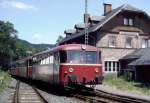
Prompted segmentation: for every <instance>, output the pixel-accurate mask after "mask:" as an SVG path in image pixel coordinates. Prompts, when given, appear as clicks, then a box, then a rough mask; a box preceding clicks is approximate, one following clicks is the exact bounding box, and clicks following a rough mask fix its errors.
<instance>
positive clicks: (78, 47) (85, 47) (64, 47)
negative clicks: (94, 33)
mask: <svg viewBox="0 0 150 103" xmlns="http://www.w3.org/2000/svg"><path fill="white" fill-rule="evenodd" d="M55 50H87V51H98V48H96V47H94V46H90V45H83V44H66V45H60V46H58V47H56V48H54V51H55Z"/></svg>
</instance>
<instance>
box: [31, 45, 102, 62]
mask: <svg viewBox="0 0 150 103" xmlns="http://www.w3.org/2000/svg"><path fill="white" fill-rule="evenodd" d="M61 50H85V51H99V49H98V48H96V47H94V46H90V45H83V44H66V45H60V46H57V47H54V48H52V49H49V50H45V51H42V52H40V53H37V54H34V55H33V58H34V57H36V58H40V59H41V58H44V57H47V55H50V54H52V53H54V52H56V51H61ZM38 60H39V59H38Z"/></svg>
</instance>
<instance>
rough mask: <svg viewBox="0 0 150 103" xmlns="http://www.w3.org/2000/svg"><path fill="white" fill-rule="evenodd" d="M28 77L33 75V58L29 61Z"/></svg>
mask: <svg viewBox="0 0 150 103" xmlns="http://www.w3.org/2000/svg"><path fill="white" fill-rule="evenodd" d="M27 77H28V78H31V77H32V59H29V60H28V61H27Z"/></svg>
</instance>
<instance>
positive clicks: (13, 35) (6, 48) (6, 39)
mask: <svg viewBox="0 0 150 103" xmlns="http://www.w3.org/2000/svg"><path fill="white" fill-rule="evenodd" d="M16 39H17V30H15V29H14V25H13V24H12V23H10V22H4V21H0V66H1V67H4V68H8V67H9V65H10V63H11V61H12V60H13V58H14V56H15V51H16V48H17V47H16Z"/></svg>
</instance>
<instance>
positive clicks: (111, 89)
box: [95, 85, 150, 101]
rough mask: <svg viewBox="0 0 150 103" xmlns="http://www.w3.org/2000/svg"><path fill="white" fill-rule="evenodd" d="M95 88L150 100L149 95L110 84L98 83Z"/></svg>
mask: <svg viewBox="0 0 150 103" xmlns="http://www.w3.org/2000/svg"><path fill="white" fill-rule="evenodd" d="M95 89H99V90H103V91H106V92H109V93H113V94H117V95H122V96H129V97H135V98H141V99H145V100H148V101H150V96H148V95H143V94H135V93H131V92H126V91H122V90H118V89H117V88H114V87H111V86H109V85H97V86H96V88H95Z"/></svg>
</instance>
